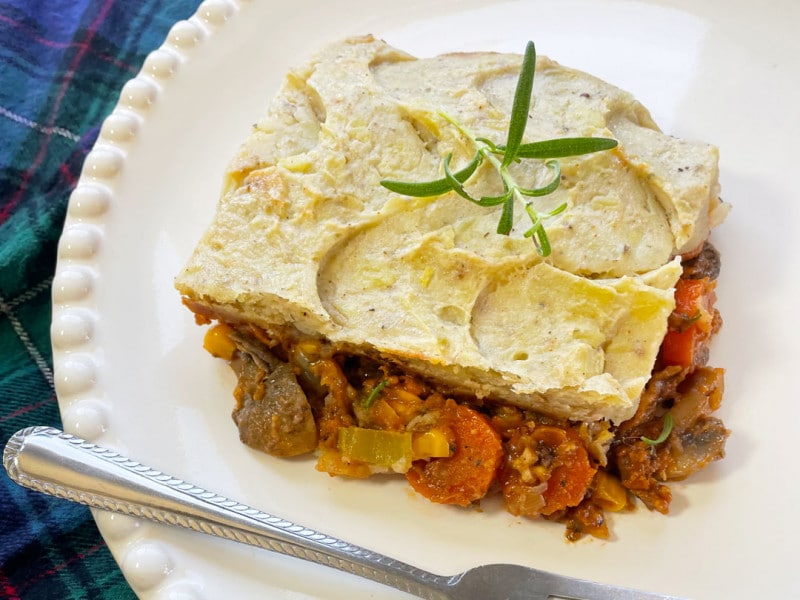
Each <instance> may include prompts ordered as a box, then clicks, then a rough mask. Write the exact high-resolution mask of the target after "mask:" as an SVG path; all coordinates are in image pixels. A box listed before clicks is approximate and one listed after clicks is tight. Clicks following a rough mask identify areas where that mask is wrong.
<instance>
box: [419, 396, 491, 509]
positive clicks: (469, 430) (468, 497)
mask: <svg viewBox="0 0 800 600" xmlns="http://www.w3.org/2000/svg"><path fill="white" fill-rule="evenodd" d="M443 420H444V422H445V424H446V425H447V426H449V427H450V428H451V429H452V431H453V434H454V438H455V446H456V448H455V452H454V453H453V454H452V456H449V457H446V458H434V459H431V460H430V461H415V462H414V463H413V464H412V466H411V469H409V471H408V472H407V473H406V479H408V482H409V483H410V484H411V487H413V488H414V490H416V491H417V492H418V493H419V494H421V495H423V496H425V497H426V498H427V499H428V500H431V501H432V502H437V503H440V504H455V505H458V506H468V505H469V504H471V503H472V502H475V501H476V500H480V499H481V498H483V497H484V496H485V495H486V492H487V491H488V490H489V486H490V485H491V484H492V481H494V478H495V476H496V474H497V469H498V467H499V465H500V462H501V460H502V458H503V445H502V441H501V439H500V436H499V435H498V433H497V432H496V431H495V430H494V429H493V428H492V426H491V424H490V423H489V421H488V419H487V418H486V417H484V416H483V415H482V414H481V413H479V412H478V411H476V410H475V409H473V408H470V407H468V406H465V405H462V404H456V403H455V402H452V401H448V402H447V404H446V405H445V408H444V412H443Z"/></svg>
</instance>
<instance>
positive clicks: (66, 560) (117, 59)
mask: <svg viewBox="0 0 800 600" xmlns="http://www.w3.org/2000/svg"><path fill="white" fill-rule="evenodd" d="M198 5H199V0H127V1H126V0H10V1H3V0H0V353H1V354H0V443H2V445H3V446H5V443H6V442H7V440H8V438H9V437H10V436H11V435H13V434H14V433H15V432H16V431H17V430H19V429H22V428H23V427H27V426H30V425H54V426H57V427H60V426H61V421H60V418H59V412H58V405H57V402H56V398H55V394H54V391H53V375H52V356H51V353H50V340H49V329H50V310H51V303H50V285H51V282H52V277H53V270H54V265H55V258H56V244H57V241H58V237H59V234H60V228H61V224H62V221H63V219H64V213H65V209H66V204H67V200H68V197H69V194H70V191H71V190H72V188H73V187H74V185H75V184H76V182H77V178H78V176H79V173H80V169H81V165H82V163H83V159H84V157H85V156H86V153H87V152H88V151H89V150H90V149H91V146H92V144H93V142H94V140H95V139H96V137H97V135H98V132H99V129H100V125H101V123H102V121H103V119H104V118H105V116H106V115H108V113H110V112H111V110H112V109H113V107H114V105H115V104H116V101H117V97H118V94H119V90H120V88H121V87H122V85H123V84H124V83H125V81H127V80H128V79H130V78H131V77H133V76H134V75H135V74H136V73H137V72H138V70H139V68H140V66H141V64H142V62H143V61H144V59H145V57H146V56H147V53H148V52H150V51H151V50H153V49H154V48H156V47H157V46H159V45H160V44H161V43H162V42H163V40H164V38H165V36H166V34H167V32H168V31H169V28H170V27H171V26H172V24H173V23H174V22H175V21H177V20H179V19H183V18H187V17H189V16H190V15H191V14H192V13H193V12H194V11H195V10H196V8H197V6H198ZM0 507H2V508H0V598H23V599H29V598H30V599H35V600H47V599H51V598H52V599H58V600H64V599H74V600H78V599H84V598H93V599H94V598H104V599H105V598H113V599H123V598H133V597H134V594H133V592H132V591H131V589H130V587H129V586H128V585H127V583H126V582H125V579H124V577H123V576H122V573H121V571H120V570H119V568H118V567H117V566H116V564H115V563H114V560H113V558H112V557H111V554H110V552H109V551H108V548H107V547H106V545H105V543H104V542H103V540H102V538H101V537H100V535H99V533H98V531H97V528H96V526H95V524H94V521H93V520H92V518H91V515H90V513H89V511H88V509H86V508H84V507H82V506H78V505H75V504H71V503H68V502H64V501H60V500H55V499H52V498H49V497H47V496H44V495H41V494H37V493H34V492H30V491H28V490H25V489H23V488H21V487H19V486H17V485H16V484H14V483H12V482H11V480H10V479H9V478H8V477H7V476H6V475H5V472H3V474H2V475H0Z"/></svg>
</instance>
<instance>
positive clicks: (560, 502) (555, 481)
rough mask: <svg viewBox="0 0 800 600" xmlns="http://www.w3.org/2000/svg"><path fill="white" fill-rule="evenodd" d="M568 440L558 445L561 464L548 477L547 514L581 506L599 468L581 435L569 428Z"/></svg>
mask: <svg viewBox="0 0 800 600" xmlns="http://www.w3.org/2000/svg"><path fill="white" fill-rule="evenodd" d="M565 432H566V434H567V435H566V440H565V441H564V442H562V443H561V444H559V445H558V447H557V448H556V449H555V450H556V453H557V454H556V459H555V464H556V465H557V466H556V467H555V468H554V469H553V471H552V473H551V475H550V479H548V480H547V489H546V490H545V491H544V493H543V494H542V496H543V497H544V502H545V505H544V508H543V509H542V514H543V515H552V514H553V513H555V512H557V511H559V510H562V509H564V508H567V507H569V506H577V505H578V504H580V502H581V500H583V497H584V496H585V495H586V492H587V490H588V489H589V486H590V485H591V483H592V479H593V478H594V475H595V473H596V472H597V468H596V467H593V466H592V464H591V462H590V461H589V453H588V452H587V451H586V448H585V447H584V445H583V444H582V443H581V440H580V438H579V437H578V434H577V433H575V432H574V431H573V430H572V429H566V430H565Z"/></svg>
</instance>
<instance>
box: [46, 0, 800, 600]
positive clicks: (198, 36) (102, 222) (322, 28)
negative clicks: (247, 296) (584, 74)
mask: <svg viewBox="0 0 800 600" xmlns="http://www.w3.org/2000/svg"><path fill="white" fill-rule="evenodd" d="M798 7H800V4H798V3H796V2H794V0H783V1H779V0H774V1H761V2H749V3H741V2H736V3H732V2H728V1H727V0H713V1H709V0H707V1H706V2H702V3H699V2H692V1H690V0H672V1H667V0H665V1H661V2H656V1H653V2H645V1H636V0H629V1H612V0H558V1H556V0H530V1H528V2H518V3H497V2H487V1H486V0H468V1H458V0H426V1H425V2H376V1H375V0H337V1H336V2H314V1H313V0H293V1H292V2H260V3H256V2H252V3H251V2H242V3H241V4H234V3H233V2H228V1H225V0H217V1H215V0H209V1H207V2H206V3H204V4H203V6H202V7H201V9H200V10H199V11H198V13H197V15H195V16H194V17H193V18H192V19H190V20H189V21H187V22H181V23H178V24H177V25H176V26H175V28H174V29H173V30H172V32H171V34H170V36H169V38H168V40H167V42H166V43H165V45H164V47H163V48H161V49H159V50H157V51H156V52H155V53H154V54H153V55H151V57H150V58H149V59H148V61H147V63H146V65H145V67H144V69H143V71H142V73H141V74H140V75H139V76H138V77H137V78H136V79H135V80H134V81H133V82H132V83H130V84H128V85H127V86H126V87H125V89H124V90H123V93H122V97H121V100H120V104H119V106H118V107H117V109H116V110H115V111H114V113H113V115H112V116H111V117H110V118H109V120H108V121H107V122H106V125H105V127H104V129H103V133H102V135H101V138H100V140H99V141H98V144H97V146H96V147H95V149H94V150H93V152H92V153H91V154H90V155H89V157H88V158H87V162H86V166H85V168H84V171H83V174H82V177H81V180H80V183H79V185H78V187H77V189H76V191H75V193H74V194H73V196H72V197H71V201H70V206H69V214H68V218H67V222H66V225H65V230H64V234H63V237H62V242H61V245H60V256H59V262H58V266H57V272H56V278H55V282H54V292H53V293H54V315H53V327H52V334H53V345H54V352H55V354H54V357H55V365H56V378H57V380H58V391H59V403H60V407H61V411H62V415H63V418H64V424H65V428H66V429H67V430H68V431H70V432H73V433H76V434H78V435H81V436H83V437H86V438H89V439H90V440H94V441H97V442H99V443H102V444H107V445H110V446H113V447H115V448H118V449H119V450H121V451H123V452H124V453H127V454H128V455H130V456H132V457H134V458H136V459H138V460H140V461H142V462H145V463H149V464H151V465H153V466H155V467H157V468H159V469H162V470H164V471H166V472H169V473H172V474H174V475H176V476H178V477H181V478H183V479H186V480H188V481H192V482H194V483H197V484H198V485H201V486H204V487H206V488H209V489H212V490H215V491H217V492H220V493H222V494H224V495H227V496H229V497H232V498H235V499H238V500H240V501H243V502H245V503H248V504H251V505H252V506H255V507H258V508H260V509H262V510H265V511H267V512H271V513H273V514H277V515H280V516H283V517H285V518H288V519H291V520H295V521H298V522H300V523H303V524H305V525H307V526H310V527H313V528H315V529H318V530H322V531H324V532H327V533H330V534H332V535H335V536H337V537H342V538H344V539H347V540H349V541H352V542H354V543H357V544H360V545H363V546H367V547H370V548H373V549H375V550H378V551H380V552H383V553H386V554H389V555H391V556H393V557H395V558H398V559H401V560H404V561H407V562H409V563H412V564H414V565H417V566H420V567H423V568H426V569H429V570H433V571H436V572H440V573H452V572H456V571H459V570H462V569H465V568H467V567H469V566H473V565H477V564H480V563H488V562H516V563H521V564H526V565H534V566H537V567H539V568H543V569H548V570H552V571H557V572H560V573H565V574H569V575H575V576H580V577H584V578H590V579H596V580H600V581H604V582H610V583H616V584H624V585H628V586H633V587H641V588H648V589H651V590H656V591H661V592H664V593H670V594H675V595H680V596H686V597H692V598H697V599H717V598H726V599H736V598H741V599H745V598H746V599H750V598H766V597H774V598H789V597H800V577H798V575H797V570H796V565H795V561H796V557H797V556H798V548H797V546H798V539H800V535H799V534H800V519H798V518H797V512H796V511H797V508H796V506H797V502H798V501H799V500H800V484H798V478H797V477H796V475H795V474H794V471H795V470H796V467H795V464H794V462H793V461H794V458H793V457H794V456H795V454H796V442H795V440H796V439H797V437H798V431H797V430H798V425H799V424H800V402H798V399H797V397H796V393H797V392H796V386H795V385H792V384H793V383H794V381H795V380H794V375H795V373H794V372H793V371H794V370H796V369H797V365H798V359H800V353H799V352H798V342H797V335H798V332H800V327H798V325H799V324H800V323H799V321H798V314H800V311H798V310H797V306H796V301H797V300H798V298H800V294H799V293H798V292H800V285H799V284H798V273H800V264H798V262H800V261H798V257H800V251H799V250H800V249H799V248H798V243H799V242H798V240H800V236H798V235H797V233H798V232H797V229H798V227H797V223H798V222H799V221H800V210H799V209H798V207H799V206H800V203H798V201H797V193H796V189H795V187H794V186H795V183H794V181H792V177H791V175H792V174H794V173H797V170H798V169H797V164H796V158H797V152H796V150H795V148H794V142H795V138H796V137H797V135H798V134H799V133H800V117H798V115H800V111H798V110H797V98H798V97H799V96H798V92H800V68H799V66H798V65H799V64H800V63H798V57H799V56H800V43H799V42H798V38H797V37H796V35H795V31H794V28H795V26H796V25H797V24H798V23H800V9H799V8H798ZM367 32H371V33H374V34H376V35H378V36H380V37H383V38H385V39H386V40H387V41H389V42H390V43H392V44H394V45H397V46H399V47H401V48H404V49H406V50H409V51H411V52H413V53H416V54H418V55H430V54H434V53H438V52H441V51H447V50H461V49H495V50H507V51H521V49H522V48H523V44H524V42H525V41H526V40H527V39H533V40H535V41H536V43H537V48H538V50H539V52H540V53H542V54H547V55H549V56H551V57H553V58H556V59H557V60H559V61H560V62H562V63H564V64H567V65H570V66H574V67H578V68H582V69H585V70H588V71H591V72H593V73H595V74H597V75H599V76H601V77H603V78H605V79H607V80H609V81H611V82H613V83H615V84H617V85H619V86H621V87H623V88H626V89H628V90H630V91H631V92H633V93H634V94H635V95H636V96H637V97H638V98H639V99H640V100H642V101H643V102H644V104H645V105H647V106H648V107H650V108H651V110H652V112H653V114H654V116H655V118H656V120H657V121H658V122H659V123H660V124H661V126H662V127H663V128H664V129H665V130H667V131H668V132H671V133H674V134H676V135H680V136H684V137H689V138H697V139H702V140H705V141H710V142H713V143H715V144H717V145H718V146H719V147H720V148H721V157H722V158H721V179H722V184H723V188H724V193H723V196H724V197H725V199H726V200H727V201H729V202H730V203H732V204H733V207H734V210H733V212H732V214H731V216H730V218H729V219H728V221H727V222H726V223H725V224H724V225H723V226H722V227H720V228H719V229H718V230H717V231H716V232H715V233H714V240H715V241H716V243H717V245H718V247H719V248H720V249H721V251H722V255H723V261H724V265H723V273H722V278H721V281H720V284H719V288H718V291H719V308H720V309H721V311H722V314H723V316H724V318H725V326H724V328H723V331H722V333H721V334H720V336H719V338H718V339H717V342H716V344H715V347H714V349H713V352H712V359H713V360H712V362H713V364H715V365H719V366H723V367H725V368H727V370H728V375H727V383H728V386H727V392H726V395H725V404H724V406H723V408H722V409H721V414H722V417H723V418H724V420H725V422H726V424H727V425H728V426H729V427H730V428H731V429H732V430H733V434H732V436H731V438H730V441H729V443H728V456H727V458H726V459H725V460H724V461H723V462H721V463H716V464H714V465H713V466H711V467H709V468H708V469H707V470H705V471H704V472H702V473H701V474H699V475H698V476H696V477H694V478H692V479H691V480H690V481H689V482H686V483H680V484H676V485H674V486H673V490H674V495H675V500H674V502H673V510H672V514H671V515H670V516H668V517H664V516H661V515H658V514H652V513H649V512H648V511H647V510H645V509H644V508H640V509H639V510H638V511H637V512H635V513H634V514H625V515H614V516H612V517H611V518H612V520H613V523H612V528H613V531H614V538H613V539H612V540H610V541H608V542H601V541H598V540H592V539H587V540H584V541H581V542H579V543H576V544H568V543H566V542H564V540H563V528H562V527H561V526H560V525H555V524H550V523H544V522H526V521H522V520H520V519H515V518H513V517H511V516H509V515H507V514H506V513H505V512H504V511H503V510H502V509H501V508H500V507H498V506H496V505H494V504H492V503H488V504H487V505H485V506H484V510H483V511H482V512H478V511H470V510H458V509H453V508H448V507H442V506H438V505H434V504H431V503H428V502H427V501H425V500H423V499H422V498H420V497H417V496H414V495H413V493H412V492H410V490H409V488H408V486H407V485H406V484H405V482H404V481H403V480H402V479H401V478H399V479H393V480H385V481H345V480H342V479H334V478H330V477H328V476H327V475H323V474H320V473H318V472H316V471H315V470H314V465H313V461H311V460H302V459H301V460H292V461H285V460H284V461H282V460H276V459H272V458H270V457H268V456H265V455H263V454H259V453H256V452H253V451H251V450H249V449H247V448H246V447H244V446H243V445H241V444H240V443H239V442H238V440H237V432H236V429H235V427H234V426H233V424H232V422H231V418H230V410H231V405H232V400H231V390H232V386H233V378H232V375H231V374H230V373H229V372H228V369H227V367H225V366H224V365H222V364H221V363H220V361H215V360H213V359H211V358H210V357H209V356H208V355H206V354H205V352H204V351H203V350H202V349H201V338H202V330H201V328H199V327H196V326H195V325H194V323H193V320H192V317H191V315H190V314H189V312H188V311H187V310H185V309H184V308H182V307H181V305H180V299H179V297H178V294H177V293H176V292H175V291H174V290H173V288H172V279H173V276H174V275H175V274H176V273H177V271H178V269H179V268H180V267H181V265H182V263H183V261H184V260H185V259H186V258H187V256H188V255H189V252H190V250H191V249H192V247H193V245H194V243H195V242H196V240H197V239H198V237H199V236H200V234H201V232H202V231H203V229H204V228H205V226H206V224H207V223H208V222H209V220H210V218H211V215H212V211H213V209H214V206H215V202H216V197H217V192H218V190H219V188H220V184H221V174H222V170H223V168H224V165H225V164H226V162H227V160H228V158H229V157H230V156H231V155H232V153H233V152H234V150H235V148H236V147H237V145H238V144H239V142H240V141H242V140H243V139H244V138H245V136H246V135H247V133H248V128H249V126H250V124H251V123H252V122H253V121H254V120H255V119H256V118H257V117H258V116H259V115H260V114H261V111H262V110H263V108H264V106H265V105H266V103H267V101H268V99H269V98H270V97H271V96H272V95H273V93H274V92H275V91H276V87H277V85H278V84H279V82H280V79H281V76H282V74H283V73H284V72H285V70H286V69H287V68H288V67H290V66H292V65H294V64H297V63H299V62H302V61H303V60H304V59H305V58H306V57H307V56H308V55H309V54H310V53H312V52H313V51H315V50H316V49H318V48H319V47H320V46H321V45H322V44H323V43H325V42H327V41H331V40H334V39H336V38H340V37H344V36H347V35H353V34H361V33H367ZM97 520H98V523H99V526H100V529H101V531H102V532H103V534H104V536H105V538H106V539H107V541H108V544H109V546H110V548H111V550H112V552H113V553H114V555H115V557H116V558H117V559H118V561H119V562H120V564H121V566H122V569H123V571H124V572H125V574H126V576H127V577H128V579H129V581H130V582H131V584H132V586H133V588H134V589H135V590H136V592H137V593H138V594H140V595H141V597H143V598H187V599H188V598H209V599H215V598H256V597H259V598H283V599H297V598H317V597H318V598H334V599H338V598H341V599H349V598H369V597H374V598H404V597H406V596H405V595H403V594H400V593H396V592H393V591H391V590H388V589H386V588H383V587H381V586H379V585H376V584H372V583H368V582H362V581H359V580H357V579H356V578H354V577H351V576H348V575H344V574H341V573H338V572H336V571H333V570H329V569H325V568H321V567H316V566H312V565H309V564H306V563H303V562H301V561H298V560H294V559H289V558H285V557H281V556H277V555H272V554H270V553H268V552H264V551H258V550H254V549H250V548H248V547H244V546H240V545H237V544H234V543H228V542H225V541H221V540H216V539H211V538H207V537H204V536H202V535H199V534H194V533H192V532H186V531H178V530H174V529H169V528H166V527H162V526H158V525H155V524H150V523H140V522H138V521H135V520H133V519H130V518H122V517H111V516H109V515H106V514H97Z"/></svg>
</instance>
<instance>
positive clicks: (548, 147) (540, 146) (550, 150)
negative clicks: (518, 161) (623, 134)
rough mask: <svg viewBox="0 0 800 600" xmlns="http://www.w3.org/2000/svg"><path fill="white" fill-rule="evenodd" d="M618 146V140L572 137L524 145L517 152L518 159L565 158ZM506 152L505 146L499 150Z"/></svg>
mask: <svg viewBox="0 0 800 600" xmlns="http://www.w3.org/2000/svg"><path fill="white" fill-rule="evenodd" d="M616 146H617V140H615V139H611V138H602V137H597V138H594V137H571V138H557V139H553V140H543V141H541V142H531V143H530V144H522V145H521V146H519V147H518V148H517V150H516V156H517V157H518V158H540V159H545V158H565V157H567V156H580V155H581V154H590V153H592V152H600V151H602V150H611V149H612V148H614V147H616ZM498 150H500V151H501V152H504V151H506V150H505V148H503V146H500V147H499V148H498Z"/></svg>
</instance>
